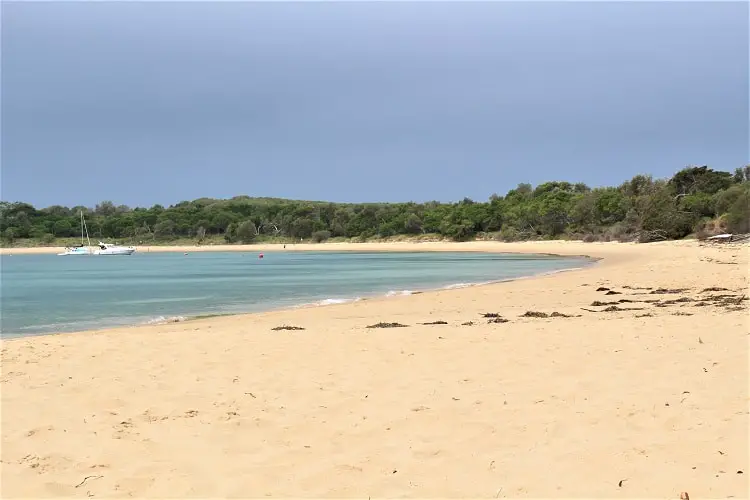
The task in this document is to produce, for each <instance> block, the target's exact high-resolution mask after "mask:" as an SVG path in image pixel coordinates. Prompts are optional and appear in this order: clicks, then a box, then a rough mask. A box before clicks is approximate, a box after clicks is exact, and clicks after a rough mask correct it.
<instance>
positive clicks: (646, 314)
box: [635, 313, 654, 318]
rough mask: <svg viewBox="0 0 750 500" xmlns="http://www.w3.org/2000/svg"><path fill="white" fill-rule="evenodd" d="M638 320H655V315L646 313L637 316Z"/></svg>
mask: <svg viewBox="0 0 750 500" xmlns="http://www.w3.org/2000/svg"><path fill="white" fill-rule="evenodd" d="M635 317H636V318H653V317H654V315H653V314H651V313H644V314H636V315H635Z"/></svg>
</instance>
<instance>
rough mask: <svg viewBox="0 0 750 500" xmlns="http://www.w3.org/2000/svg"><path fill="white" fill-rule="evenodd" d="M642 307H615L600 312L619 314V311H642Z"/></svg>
mask: <svg viewBox="0 0 750 500" xmlns="http://www.w3.org/2000/svg"><path fill="white" fill-rule="evenodd" d="M642 310H643V307H617V306H609V307H607V308H606V309H602V310H601V311H600V312H621V311H642Z"/></svg>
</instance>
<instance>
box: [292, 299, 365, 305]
mask: <svg viewBox="0 0 750 500" xmlns="http://www.w3.org/2000/svg"><path fill="white" fill-rule="evenodd" d="M360 300H362V297H354V298H353V299H342V298H335V297H332V298H329V299H323V300H318V301H315V302H306V303H304V304H298V305H296V306H294V307H295V308H299V307H320V306H333V305H336V304H348V303H349V302H359V301H360Z"/></svg>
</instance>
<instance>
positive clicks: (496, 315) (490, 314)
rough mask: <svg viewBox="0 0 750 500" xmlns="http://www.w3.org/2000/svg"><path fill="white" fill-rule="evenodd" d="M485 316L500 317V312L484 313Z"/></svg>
mask: <svg viewBox="0 0 750 500" xmlns="http://www.w3.org/2000/svg"><path fill="white" fill-rule="evenodd" d="M482 317H483V318H499V317H500V313H482Z"/></svg>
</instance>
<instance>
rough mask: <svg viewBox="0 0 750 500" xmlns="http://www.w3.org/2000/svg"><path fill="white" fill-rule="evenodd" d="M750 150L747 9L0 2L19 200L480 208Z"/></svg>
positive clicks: (744, 158) (719, 162) (710, 5)
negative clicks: (464, 201)
mask: <svg viewBox="0 0 750 500" xmlns="http://www.w3.org/2000/svg"><path fill="white" fill-rule="evenodd" d="M748 141H749V138H748V3H747V2H736V3H720V2H700V3H694V2H689V3H677V2H654V3H643V2H621V3H608V2H607V3H583V2H581V3H566V2H554V3H537V2H531V3H520V2H518V3H510V2H495V3H490V2H484V3H464V2H450V3H448V2H444V3H424V2H413V3H405V2H403V3H395V2H368V3H358V2H350V3H345V2H337V3H309V2H303V3H291V2H289V3H287V2H278V3H270V2H265V3H261V2H242V3H235V2H232V3H212V2H194V3H190V2H179V3H177V2H175V3H148V2H125V3H111V2H106V3H95V2H64V3H48V2H34V3H31V2H16V3H14V2H5V1H4V2H3V5H2V178H1V180H2V185H1V189H2V193H1V195H2V196H1V198H2V199H3V200H6V201H19V200H23V201H27V202H31V203H33V204H35V205H37V206H47V205H52V204H64V205H77V204H85V205H93V204H95V203H97V202H99V201H101V200H112V201H114V202H115V203H117V204H120V203H123V204H128V205H131V206H136V205H141V206H142V205H146V206H149V205H151V204H154V203H161V204H164V205H168V204H171V203H176V202H178V201H181V200H187V199H194V198H199V197H231V196H235V195H240V194H247V195H250V196H277V197H285V198H300V199H314V200H330V201H409V200H414V201H426V200H432V199H437V200H441V201H451V200H457V199H461V198H463V197H464V196H468V197H471V198H474V199H477V200H485V199H487V197H488V196H490V195H491V194H492V193H494V192H497V193H500V194H504V193H505V192H507V191H508V190H509V189H511V188H513V187H514V186H515V185H516V184H517V183H519V182H531V183H533V184H537V183H540V182H544V181H547V180H554V179H560V180H569V181H582V182H586V183H587V184H589V185H592V186H597V185H610V184H619V183H620V182H621V181H623V180H625V179H628V178H630V177H632V176H633V175H635V174H637V173H652V174H654V175H655V176H658V177H666V176H670V175H671V174H673V173H674V172H675V171H677V170H679V169H680V168H682V167H684V166H685V165H688V164H708V165H710V166H712V167H713V168H718V169H724V170H733V169H734V168H736V167H739V166H742V165H744V164H745V163H747V162H748V159H749V158H748Z"/></svg>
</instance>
